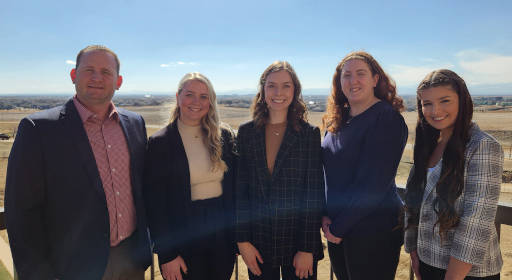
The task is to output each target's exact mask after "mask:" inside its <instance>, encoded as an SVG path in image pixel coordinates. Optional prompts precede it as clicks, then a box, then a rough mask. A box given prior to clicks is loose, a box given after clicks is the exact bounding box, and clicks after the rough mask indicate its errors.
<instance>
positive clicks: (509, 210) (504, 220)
mask: <svg viewBox="0 0 512 280" xmlns="http://www.w3.org/2000/svg"><path fill="white" fill-rule="evenodd" d="M398 193H399V194H400V196H402V197H403V196H404V193H405V187H403V186H398ZM494 223H495V225H496V231H497V232H498V238H501V225H508V226H512V203H506V202H500V203H499V204H498V210H497V212H496V219H495V220H494ZM4 229H6V227H5V221H4V208H3V207H0V230H4ZM14 271H15V272H16V270H14ZM154 271H155V269H154V263H153V261H152V262H151V279H154ZM238 273H239V269H238V258H236V263H235V279H236V280H238ZM409 278H410V279H411V280H413V279H414V273H412V268H411V269H410V270H409ZM15 279H16V275H15ZM330 279H331V280H333V279H334V277H333V271H332V267H331V272H330Z"/></svg>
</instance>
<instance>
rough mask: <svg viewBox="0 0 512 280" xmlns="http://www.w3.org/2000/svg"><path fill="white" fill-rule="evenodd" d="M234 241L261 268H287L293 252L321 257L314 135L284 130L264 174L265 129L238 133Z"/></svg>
mask: <svg viewBox="0 0 512 280" xmlns="http://www.w3.org/2000/svg"><path fill="white" fill-rule="evenodd" d="M237 142H238V147H239V153H240V161H239V166H238V168H239V170H238V171H239V172H238V176H237V192H236V193H237V194H236V240H237V242H244V241H249V242H251V243H252V244H253V245H254V246H255V247H256V248H257V249H258V251H259V252H260V254H261V255H262V257H263V261H264V262H265V263H272V264H273V265H281V264H283V265H291V264H292V262H293V257H294V255H295V253H296V252H297V251H304V252H311V253H313V256H314V258H315V260H319V259H321V258H323V250H322V244H321V239H320V227H321V213H322V210H323V207H325V195H324V179H323V169H322V162H321V158H320V156H321V154H320V130H319V129H318V128H317V127H313V126H311V125H309V124H308V123H303V124H302V125H301V130H300V131H299V132H297V131H296V130H294V129H293V128H292V127H291V126H290V125H288V127H287V128H286V132H285V135H284V138H283V142H282V143H281V146H280V148H279V152H278V154H277V157H276V160H275V165H274V171H273V173H272V175H270V172H269V171H268V167H267V160H266V151H265V130H264V128H261V129H259V128H256V127H255V125H254V122H253V121H251V122H248V123H245V124H243V125H241V126H240V128H239V130H238V141H237Z"/></svg>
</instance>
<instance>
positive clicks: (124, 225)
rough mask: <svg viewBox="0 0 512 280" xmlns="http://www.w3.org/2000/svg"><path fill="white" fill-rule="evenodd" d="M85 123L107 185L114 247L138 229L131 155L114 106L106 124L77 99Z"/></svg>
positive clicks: (111, 235)
mask: <svg viewBox="0 0 512 280" xmlns="http://www.w3.org/2000/svg"><path fill="white" fill-rule="evenodd" d="M73 103H74V104H75V107H76V109H77V110H78V114H79V115H80V118H81V119H82V122H83V125H84V128H85V131H86V133H87V137H88V138H89V143H90V144H91V148H92V151H93V153H94V158H95V160H96V166H97V167H98V172H99V174H100V177H101V182H102V183H103V189H104V191H105V197H106V199H107V208H108V214H109V220H110V246H112V247H113V246H116V245H118V244H119V243H120V242H121V241H122V240H124V239H126V238H127V237H129V236H130V235H131V234H132V233H133V231H134V230H135V227H136V222H135V219H136V216H135V215H136V214H135V204H134V202H133V195H132V184H131V180H130V152H129V151H128V145H127V143H126V138H125V135H124V133H123V129H122V128H121V124H120V122H119V115H118V113H117V111H116V107H115V106H114V104H113V103H111V105H110V109H109V113H108V117H107V118H106V119H105V120H104V121H102V120H100V119H99V118H97V116H96V115H95V114H94V113H92V112H91V111H89V110H88V109H87V108H85V107H84V106H83V105H82V104H81V103H80V101H78V99H77V97H76V96H75V97H74V98H73Z"/></svg>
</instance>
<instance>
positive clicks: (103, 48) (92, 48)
mask: <svg viewBox="0 0 512 280" xmlns="http://www.w3.org/2000/svg"><path fill="white" fill-rule="evenodd" d="M97 50H100V51H104V52H108V53H110V54H111V55H113V56H114V58H115V60H116V63H117V74H118V75H119V68H120V67H121V62H119V58H118V57H117V54H116V53H115V52H114V51H113V50H111V49H109V48H107V47H106V46H103V45H90V46H87V47H85V48H83V49H82V50H81V51H80V52H79V53H78V55H77V56H76V64H75V68H76V69H78V65H79V64H80V58H81V57H82V55H83V54H84V53H86V52H90V51H97Z"/></svg>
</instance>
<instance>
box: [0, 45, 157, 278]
mask: <svg viewBox="0 0 512 280" xmlns="http://www.w3.org/2000/svg"><path fill="white" fill-rule="evenodd" d="M71 79H72V81H73V83H74V84H75V88H76V95H75V96H74V97H73V98H72V99H70V100H69V101H67V103H66V104H64V105H63V106H61V107H56V108H53V109H49V110H45V111H41V112H38V113H35V114H32V115H30V116H28V117H25V118H24V119H23V120H21V122H20V124H19V128H18V133H17V135H16V139H15V141H14V144H13V147H12V150H11V154H10V156H9V163H8V167H7V180H6V193H5V214H6V223H7V232H8V234H9V243H10V246H11V251H12V255H13V260H14V266H15V268H16V270H17V272H18V275H19V279H105V280H107V279H144V271H145V269H146V268H147V266H148V265H149V263H150V261H151V252H150V245H149V238H148V233H147V227H146V219H145V216H146V215H145V212H144V205H143V198H142V172H143V165H144V154H145V145H146V129H145V125H144V120H143V119H142V117H141V116H140V115H138V114H136V113H133V112H129V111H126V110H123V109H120V108H116V107H115V106H114V104H113V103H112V101H111V100H112V96H113V95H114V92H115V90H117V89H119V87H120V86H121V83H122V77H121V76H120V75H119V59H118V58H117V55H116V54H115V53H114V52H113V51H112V50H110V49H108V48H106V47H104V46H98V45H95V46H88V47H86V48H84V49H83V50H81V51H80V53H79V54H78V56H77V60H76V67H75V69H73V70H72V71H71Z"/></svg>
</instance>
